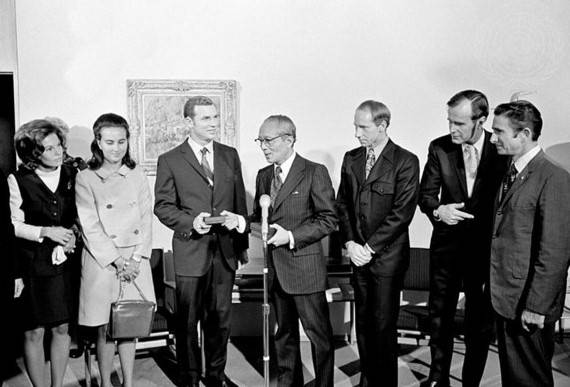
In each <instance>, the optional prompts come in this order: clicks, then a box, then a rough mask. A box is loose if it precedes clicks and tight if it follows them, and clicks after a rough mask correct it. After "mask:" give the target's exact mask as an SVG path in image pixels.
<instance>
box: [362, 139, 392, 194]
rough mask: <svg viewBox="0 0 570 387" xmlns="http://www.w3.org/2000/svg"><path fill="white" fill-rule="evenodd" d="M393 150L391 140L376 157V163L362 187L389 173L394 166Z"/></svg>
mask: <svg viewBox="0 0 570 387" xmlns="http://www.w3.org/2000/svg"><path fill="white" fill-rule="evenodd" d="M394 148H395V147H394V143H393V142H392V141H391V140H388V143H387V144H386V146H385V147H384V149H383V150H382V153H380V155H379V156H378V160H376V163H375V164H374V166H373V167H372V170H371V171H370V174H369V175H368V179H366V181H365V182H364V185H368V184H370V183H372V182H373V181H376V180H378V179H379V178H381V177H382V176H384V175H385V174H386V173H388V172H390V170H391V169H392V165H393V164H394Z"/></svg>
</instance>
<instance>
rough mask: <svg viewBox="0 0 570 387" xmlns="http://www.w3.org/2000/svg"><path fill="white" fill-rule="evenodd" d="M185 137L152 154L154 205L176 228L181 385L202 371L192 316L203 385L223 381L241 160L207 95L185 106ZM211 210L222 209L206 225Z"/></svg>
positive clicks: (238, 236) (239, 238) (240, 207)
mask: <svg viewBox="0 0 570 387" xmlns="http://www.w3.org/2000/svg"><path fill="white" fill-rule="evenodd" d="M184 117H185V119H186V120H187V121H188V124H189V129H190V137H189V138H188V140H187V141H184V142H183V143H182V144H181V145H179V146H178V147H176V148H174V149H172V150H171V151H169V152H167V153H165V154H163V155H161V156H160V157H159V158H158V167H157V174H156V184H155V196H156V202H155V206H154V213H155V214H156V216H157V217H158V218H159V219H160V221H161V222H162V223H164V224H165V225H166V226H168V227H169V228H171V229H172V230H173V231H174V235H173V238H172V248H173V252H174V269H175V272H176V297H177V313H176V314H177V320H178V327H177V328H178V329H177V342H176V344H177V346H176V352H177V357H178V363H179V368H180V371H181V378H182V381H183V383H184V385H191V386H197V385H198V383H199V376H200V372H201V364H200V359H201V358H200V349H199V347H198V336H197V323H198V321H201V322H202V324H201V327H202V329H203V331H204V338H205V340H204V352H205V360H206V385H207V386H221V385H225V381H224V379H225V376H224V368H225V364H226V355H227V350H226V347H227V342H228V338H229V334H230V317H231V316H230V311H231V301H232V288H233V283H234V278H235V270H236V268H237V262H238V260H240V259H242V257H244V254H245V250H246V249H247V234H244V233H243V231H244V229H245V226H246V225H245V219H244V218H243V216H244V215H246V213H247V209H246V202H245V189H244V184H243V178H242V173H241V164H240V159H239V156H238V153H237V151H236V150H235V149H234V148H231V147H229V146H226V145H223V144H220V143H218V142H216V141H213V140H214V138H215V136H216V134H217V132H218V130H219V127H220V117H219V114H218V109H217V107H216V106H215V105H214V103H213V102H212V100H210V99H209V98H207V97H192V98H190V99H189V100H188V102H187V103H186V105H185V106H184ZM210 216H224V219H225V220H224V221H223V223H220V224H214V225H211V224H209V223H208V222H207V220H208V218H209V217H210Z"/></svg>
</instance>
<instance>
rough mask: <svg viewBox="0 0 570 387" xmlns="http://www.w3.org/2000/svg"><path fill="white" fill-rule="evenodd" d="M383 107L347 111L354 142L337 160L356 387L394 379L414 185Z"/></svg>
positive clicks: (413, 169) (414, 164)
mask: <svg viewBox="0 0 570 387" xmlns="http://www.w3.org/2000/svg"><path fill="white" fill-rule="evenodd" d="M390 117H391V115H390V110H388V108H387V107H386V105H384V104H383V103H381V102H376V101H365V102H363V103H362V104H360V106H358V108H357V109H356V112H355V115H354V128H355V137H356V138H357V139H358V141H359V142H360V145H361V146H360V147H358V148H355V149H353V150H351V151H348V152H347V153H346V154H345V156H344V160H343V162H342V169H341V178H340V187H339V190H338V197H337V208H338V214H339V225H340V234H341V236H342V242H343V243H344V246H345V247H346V250H347V252H348V255H349V257H350V260H351V262H352V268H353V273H354V274H353V278H352V281H353V285H354V295H355V301H356V337H357V341H358V352H359V354H360V365H361V367H360V368H361V383H360V385H361V386H370V387H372V386H396V385H397V384H398V363H397V362H398V345H397V329H396V322H397V320H398V313H399V307H400V290H401V288H402V284H403V278H404V274H405V272H406V270H407V268H408V265H409V258H410V255H409V254H410V240H409V235H408V226H409V224H410V222H411V221H412V217H413V216H414V212H415V208H416V204H417V199H418V186H419V164H418V158H417V157H416V156H415V155H414V154H412V153H411V152H409V151H407V150H405V149H404V148H401V147H400V146H398V145H396V144H394V143H393V142H392V141H391V140H390V138H389V137H388V134H387V132H386V131H387V128H388V126H389V125H390Z"/></svg>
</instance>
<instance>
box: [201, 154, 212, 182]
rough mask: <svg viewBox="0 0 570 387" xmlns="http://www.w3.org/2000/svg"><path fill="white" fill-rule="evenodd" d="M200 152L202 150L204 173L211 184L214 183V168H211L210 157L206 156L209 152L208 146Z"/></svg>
mask: <svg viewBox="0 0 570 387" xmlns="http://www.w3.org/2000/svg"><path fill="white" fill-rule="evenodd" d="M200 152H202V161H201V162H200V164H202V169H203V170H204V173H205V174H206V177H207V178H208V181H209V182H210V185H213V184H214V172H212V168H210V163H208V159H207V158H206V153H208V148H202V149H201V150H200Z"/></svg>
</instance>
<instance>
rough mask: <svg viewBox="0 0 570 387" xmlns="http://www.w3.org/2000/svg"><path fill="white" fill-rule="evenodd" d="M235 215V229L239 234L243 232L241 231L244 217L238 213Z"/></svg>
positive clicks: (243, 229)
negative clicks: (236, 218)
mask: <svg viewBox="0 0 570 387" xmlns="http://www.w3.org/2000/svg"><path fill="white" fill-rule="evenodd" d="M237 217H238V225H237V227H236V230H237V232H239V233H240V234H243V232H244V231H245V218H244V217H243V216H241V215H238V216H237Z"/></svg>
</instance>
